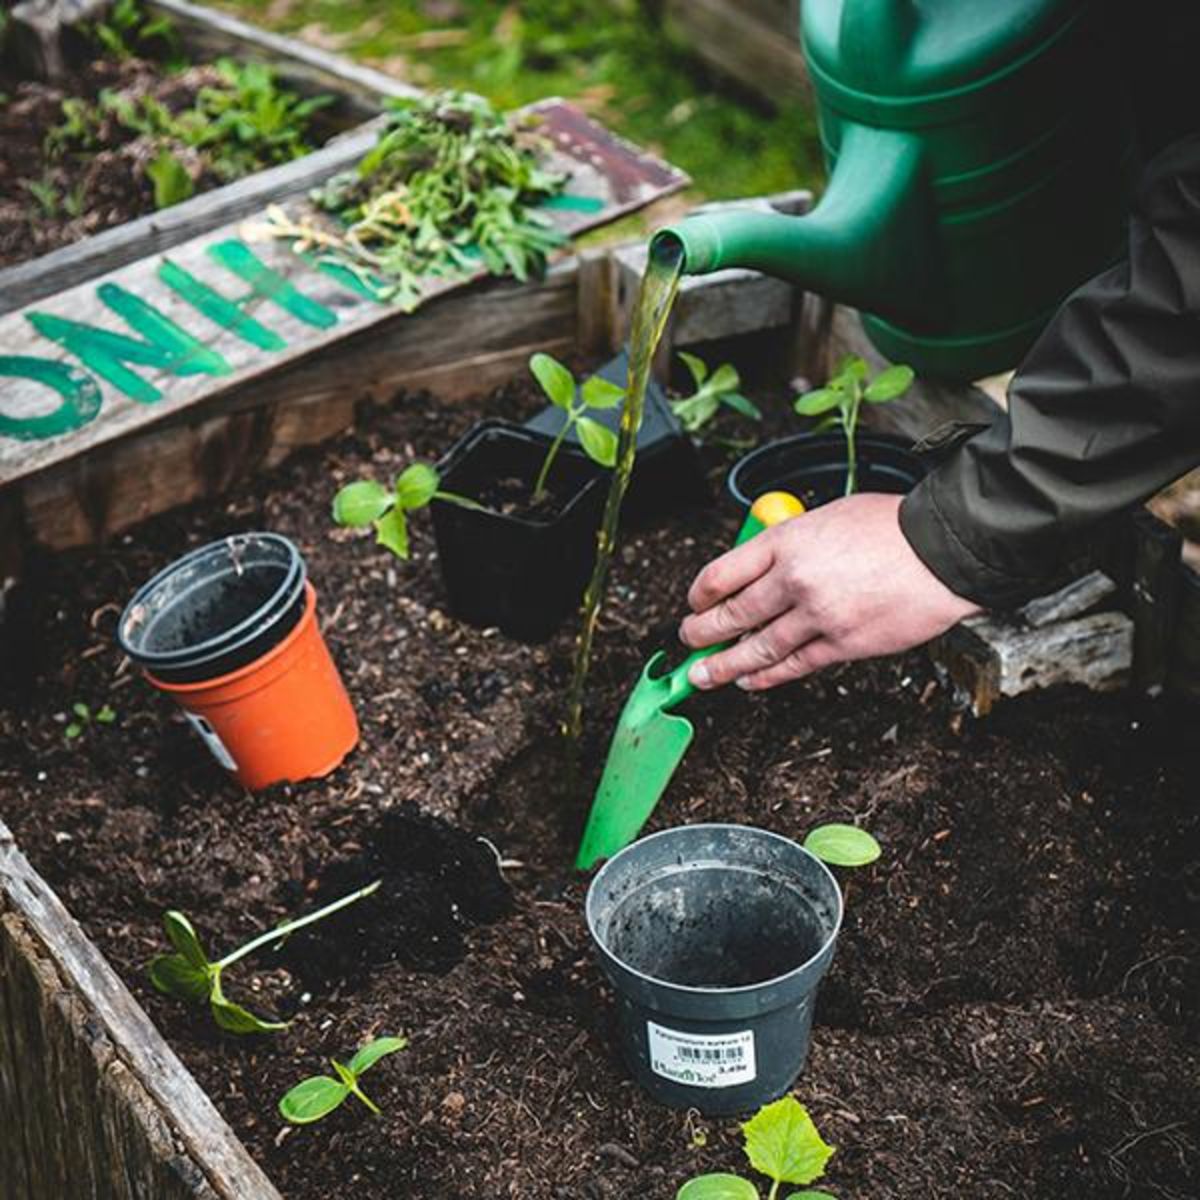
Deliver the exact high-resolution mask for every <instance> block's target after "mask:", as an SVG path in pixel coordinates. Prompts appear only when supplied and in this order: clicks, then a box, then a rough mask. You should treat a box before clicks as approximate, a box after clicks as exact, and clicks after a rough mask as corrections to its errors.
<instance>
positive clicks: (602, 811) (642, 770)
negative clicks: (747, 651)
mask: <svg viewBox="0 0 1200 1200" xmlns="http://www.w3.org/2000/svg"><path fill="white" fill-rule="evenodd" d="M802 512H804V505H803V504H801V503H800V501H799V500H797V499H796V497H795V496H793V495H791V494H789V493H788V492H768V493H767V494H766V495H765V496H760V497H759V498H758V499H757V500H756V501H755V502H754V505H753V507H752V508H751V509H750V513H749V515H748V516H747V517H746V521H745V524H744V525H743V526H742V528H741V532H740V533H739V534H738V536H737V543H736V544H737V545H739V546H740V545H741V544H742V543H743V542H746V541H749V540H750V539H751V538H752V537H754V536H755V534H758V533H761V532H762V531H763V530H764V529H766V528H767V526H768V525H778V524H780V523H781V522H783V521H786V520H789V519H790V518H792V517H798V516H799V515H800V514H801V513H802ZM724 648H725V647H724V646H723V645H721V646H709V647H707V648H706V649H704V650H697V651H695V652H694V653H692V654H689V655H688V657H687V658H686V659H685V660H684V661H683V662H682V663H680V664H679V666H677V667H674V668H673V669H671V670H669V671H668V672H667V673H666V674H665V675H658V676H656V675H655V671H656V670H657V669H658V668H659V667H660V666H661V664H662V662H663V661H664V659H665V658H666V654H665V653H663V651H661V650H660V651H659V652H658V653H657V654H655V655H654V657H653V658H652V659H651V660H650V661H649V662H648V663H647V664H646V666H645V668H644V669H643V671H642V675H641V678H640V679H639V680H638V682H637V684H636V686H635V687H634V689H633V691H632V692H630V694H629V699H628V700H626V701H625V707H624V708H623V709H622V710H621V718H620V720H619V721H618V722H617V728H616V732H615V733H614V734H613V739H612V745H611V746H610V747H609V750H608V761H607V762H606V763H605V766H604V774H603V776H602V777H601V779H600V786H599V788H597V789H596V798H595V800H593V801H592V811H591V813H590V814H589V815H588V823H587V828H586V829H585V830H584V831H583V842H582V844H581V845H580V847H579V854H578V855H577V856H576V858H575V866H576V868H577V869H578V870H581V871H586V870H587V869H588V868H589V867H591V866H592V865H593V864H594V863H596V862H597V861H598V860H599V859H602V858H608V857H610V856H611V855H613V854H616V852H617V851H618V850H620V849H622V848H624V847H625V846H628V845H629V843H630V842H632V841H633V840H634V838H636V837H637V835H638V833H639V832H640V831H641V828H642V826H643V825H644V824H645V823H646V821H647V819H648V818H649V816H650V814H651V813H652V812H653V811H654V806H655V805H656V804H657V803H658V799H659V797H660V796H661V795H662V794H663V792H664V791H665V790H666V787H667V784H668V783H670V782H671V776H672V775H673V774H674V773H675V768H676V767H677V766H679V763H680V761H681V760H682V759H683V756H684V754H686V753H687V748H688V746H690V745H691V742H692V737H693V736H694V735H695V732H696V731H695V729H694V728H693V726H692V723H691V721H689V720H688V719H687V717H682V716H679V715H678V714H677V713H673V712H670V711H669V710H670V709H673V708H675V707H676V706H677V705H678V704H680V703H681V702H682V701H684V700H686V699H687V698H688V697H689V696H690V695H691V694H692V693H693V692H694V691H695V690H696V689H695V688H694V687H693V686H692V685H691V683H690V682H689V681H688V671H689V670H690V669H691V666H692V664H693V663H696V662H699V661H700V660H701V659H702V658H707V657H708V656H709V655H710V654H716V653H717V652H718V651H719V650H723V649H724Z"/></svg>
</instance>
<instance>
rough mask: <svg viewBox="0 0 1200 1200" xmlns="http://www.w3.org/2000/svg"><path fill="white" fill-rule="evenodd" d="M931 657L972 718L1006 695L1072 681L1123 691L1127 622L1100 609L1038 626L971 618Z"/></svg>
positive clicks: (1129, 642) (1127, 670) (1129, 636)
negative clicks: (952, 685) (1089, 614)
mask: <svg viewBox="0 0 1200 1200" xmlns="http://www.w3.org/2000/svg"><path fill="white" fill-rule="evenodd" d="M931 653H932V655H933V659H934V662H935V663H936V664H937V665H938V667H939V668H941V669H942V670H943V671H944V672H945V673H946V674H947V675H948V676H949V678H950V679H951V681H952V682H953V684H954V686H955V688H956V690H957V692H958V694H959V696H960V697H961V698H962V700H963V702H964V703H965V704H966V705H968V706H969V707H970V709H971V711H972V712H973V713H974V714H975V716H977V717H981V716H985V715H986V714H987V713H989V712H990V711H991V710H992V708H993V707H994V706H995V704H996V702H997V701H998V700H1000V699H1001V697H1005V696H1019V695H1022V694H1023V693H1025V692H1029V691H1033V690H1035V689H1038V688H1046V687H1052V686H1056V685H1059V684H1078V685H1081V686H1083V687H1088V688H1091V689H1092V690H1094V691H1110V690H1114V689H1117V688H1121V687H1125V686H1127V685H1128V683H1129V681H1130V675H1131V669H1132V666H1133V622H1132V621H1131V620H1130V619H1129V617H1127V616H1126V615H1125V614H1124V613H1120V612H1102V613H1094V614H1092V615H1091V616H1087V617H1080V618H1077V619H1075V620H1070V621H1060V622H1058V623H1057V624H1053V625H1047V626H1044V627H1042V628H1040V629H1029V628H1028V627H1026V626H1025V625H1024V624H1023V623H1022V622H1020V621H1019V620H1016V619H1013V618H1011V617H1005V616H1000V615H992V616H982V617H971V618H969V619H968V620H966V621H963V622H961V623H960V624H958V625H956V626H955V627H954V628H953V629H951V630H950V631H949V633H947V634H945V635H944V636H943V637H941V638H939V639H938V640H937V641H936V642H935V643H934V644H933V646H931Z"/></svg>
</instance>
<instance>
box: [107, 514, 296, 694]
mask: <svg viewBox="0 0 1200 1200" xmlns="http://www.w3.org/2000/svg"><path fill="white" fill-rule="evenodd" d="M306 578H307V571H306V569H305V565H304V560H303V558H301V556H300V552H299V551H298V550H297V549H296V547H295V546H294V545H293V544H292V543H291V542H290V541H288V539H287V538H285V537H281V536H280V535H279V534H276V533H236V534H231V535H230V536H228V537H225V538H222V539H221V540H220V541H219V542H210V543H209V544H208V545H207V546H201V547H200V548H199V549H198V550H193V551H191V553H189V554H185V555H184V556H183V557H182V558H179V559H176V561H175V562H173V563H171V565H170V566H168V567H167V568H165V569H164V570H162V571H160V572H159V573H158V574H157V575H155V576H154V578H153V579H151V580H150V581H149V582H148V583H145V584H143V585H142V586H141V587H140V588H139V589H138V590H137V592H136V593H135V594H134V596H133V599H132V600H130V601H129V603H128V604H127V605H126V606H125V611H124V612H123V613H122V614H121V619H120V621H119V622H118V624H117V640H118V641H119V642H120V644H121V649H122V650H124V651H125V653H126V654H128V655H129V657H130V658H132V659H133V660H134V661H135V662H136V663H138V664H139V665H140V666H142V667H144V668H145V669H146V670H148V671H149V672H150V673H151V674H152V675H154V676H155V677H156V678H158V679H161V680H163V681H164V682H166V683H195V682H198V681H201V680H208V679H216V678H219V677H220V676H222V675H226V674H228V673H229V672H230V671H235V670H237V669H238V668H239V667H243V666H245V665H246V664H247V663H251V662H254V661H255V660H256V659H258V658H261V657H262V656H263V655H264V654H266V653H267V652H268V651H269V650H271V649H272V648H273V647H275V646H277V645H278V644H279V643H280V642H282V641H283V639H284V638H286V637H287V635H288V634H289V633H290V632H291V631H292V630H293V629H294V628H295V627H296V625H297V623H298V622H299V620H300V618H301V616H303V614H304V604H305V591H304V585H305V581H306Z"/></svg>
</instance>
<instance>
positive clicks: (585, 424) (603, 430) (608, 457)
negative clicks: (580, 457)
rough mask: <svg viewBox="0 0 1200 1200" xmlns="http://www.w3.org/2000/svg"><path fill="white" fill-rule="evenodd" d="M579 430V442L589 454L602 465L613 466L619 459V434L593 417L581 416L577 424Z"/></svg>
mask: <svg viewBox="0 0 1200 1200" xmlns="http://www.w3.org/2000/svg"><path fill="white" fill-rule="evenodd" d="M576 428H577V429H578V430H579V442H580V445H582V446H583V448H584V450H585V451H587V455H588V457H589V458H590V459H592V460H593V461H594V462H598V463H599V464H600V465H601V466H602V467H612V466H615V465H616V461H617V435H616V434H615V433H613V431H612V430H611V429H609V428H608V427H607V426H605V425H601V424H600V422H599V421H593V420H592V419H591V417H580V418H579V423H578V425H577V426H576Z"/></svg>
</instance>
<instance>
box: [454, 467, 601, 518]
mask: <svg viewBox="0 0 1200 1200" xmlns="http://www.w3.org/2000/svg"><path fill="white" fill-rule="evenodd" d="M531 486H532V484H531V483H530V481H529V480H527V479H516V478H511V477H510V478H507V479H496V480H493V481H492V483H491V484H490V486H488V487H485V488H482V489H480V492H479V495H477V496H475V497H473V499H475V500H477V501H478V502H479V503H480V504H482V505H483V506H484V507H485V508H490V509H491V510H492V511H493V512H498V513H502V514H503V515H504V516H506V517H517V518H520V519H522V520H525V521H543V522H549V521H553V520H554V518H555V517H557V516H558V515H559V514H560V513H561V512H562V510H563V509H564V508H565V507H566V506H567V504H569V503H570V501H572V500H573V499H574V498H575V496H576V494H577V493H575V492H570V491H564V492H562V494H559V493H558V492H556V491H555V490H554V489H553V488H552V487H549V486H548V487H547V488H546V489H545V490H544V491H543V492H542V494H541V495H540V496H538V497H537V498H536V499H535V498H534V496H533V494H532V492H531V491H530V488H531Z"/></svg>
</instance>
